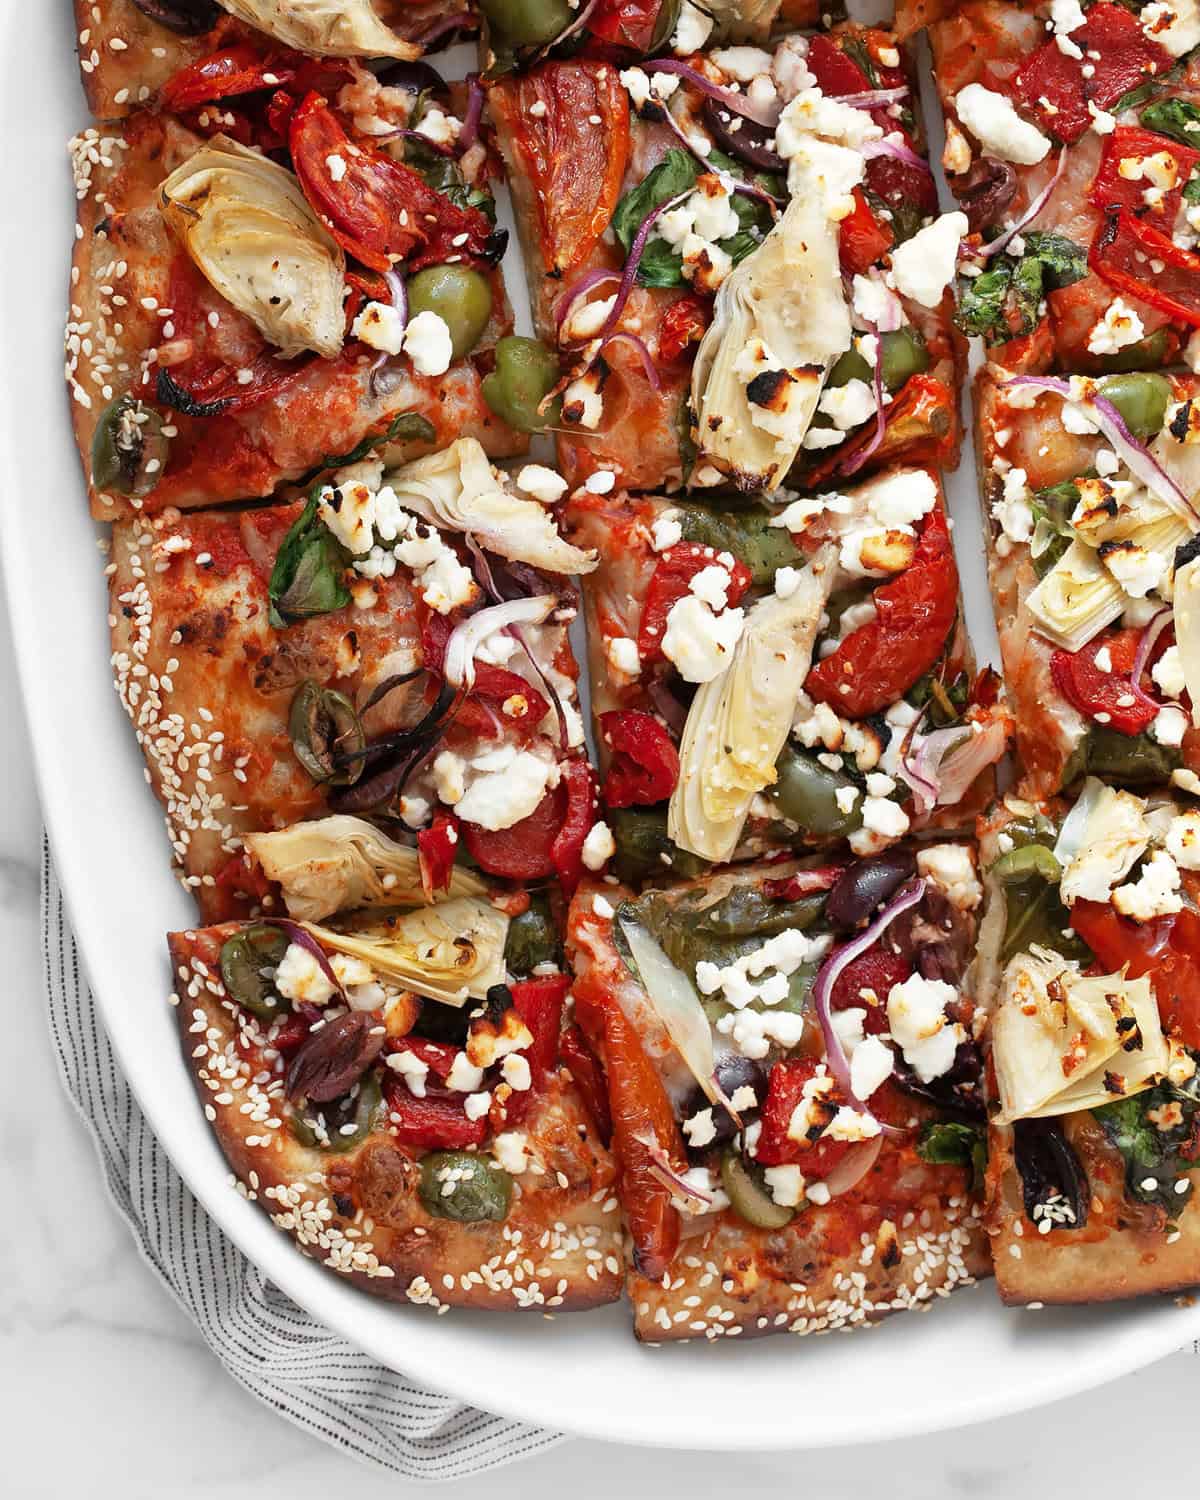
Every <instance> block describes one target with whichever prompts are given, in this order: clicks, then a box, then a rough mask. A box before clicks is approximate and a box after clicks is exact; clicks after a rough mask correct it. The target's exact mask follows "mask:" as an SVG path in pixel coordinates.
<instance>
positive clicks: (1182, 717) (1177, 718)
mask: <svg viewBox="0 0 1200 1500" xmlns="http://www.w3.org/2000/svg"><path fill="white" fill-rule="evenodd" d="M1187 731H1188V716H1187V715H1186V714H1185V713H1184V711H1183V709H1181V708H1176V707H1175V705H1174V704H1173V703H1168V704H1167V706H1166V707H1165V708H1160V709H1159V711H1158V714H1157V715H1156V717H1155V719H1154V722H1153V723H1152V724H1151V725H1150V733H1151V734H1152V735H1153V736H1154V738H1155V739H1156V740H1157V741H1158V743H1159V744H1160V745H1167V746H1169V747H1171V748H1172V749H1176V748H1178V747H1179V746H1180V745H1182V744H1183V737H1184V735H1185V734H1186V733H1187Z"/></svg>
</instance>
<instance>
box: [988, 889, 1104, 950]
mask: <svg viewBox="0 0 1200 1500" xmlns="http://www.w3.org/2000/svg"><path fill="white" fill-rule="evenodd" d="M1004 910H1005V921H1004V942H1003V944H1002V945H1001V948H1000V961H1001V963H1007V962H1008V961H1009V959H1010V958H1014V957H1015V956H1016V955H1017V954H1018V953H1027V952H1028V951H1029V949H1030V948H1031V947H1032V946H1033V945H1034V944H1035V943H1038V944H1040V945H1041V946H1042V947H1043V948H1050V949H1052V950H1053V951H1054V952H1055V953H1061V954H1062V956H1063V957H1064V958H1083V959H1086V958H1087V957H1089V956H1090V954H1089V950H1088V948H1087V946H1086V945H1085V944H1084V943H1083V942H1082V940H1081V939H1079V938H1077V937H1075V936H1074V935H1072V936H1071V937H1067V936H1065V934H1066V932H1067V931H1068V930H1069V929H1070V926H1071V914H1070V912H1069V911H1068V910H1067V908H1066V907H1065V906H1064V905H1063V902H1062V898H1061V897H1060V896H1059V892H1058V886H1057V885H1056V884H1052V883H1051V882H1049V881H1047V880H1043V879H1042V878H1041V877H1040V876H1037V875H1034V876H1031V877H1030V878H1029V879H1028V880H1014V881H1013V882H1012V883H1011V884H1006V886H1005V888H1004Z"/></svg>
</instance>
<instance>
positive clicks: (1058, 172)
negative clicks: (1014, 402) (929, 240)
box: [931, 0, 1200, 374]
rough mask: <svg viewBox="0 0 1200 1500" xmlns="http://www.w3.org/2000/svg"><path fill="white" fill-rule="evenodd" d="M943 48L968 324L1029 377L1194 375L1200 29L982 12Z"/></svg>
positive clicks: (1167, 18)
mask: <svg viewBox="0 0 1200 1500" xmlns="http://www.w3.org/2000/svg"><path fill="white" fill-rule="evenodd" d="M931 37H932V42H933V52H934V66H935V72H936V76H937V81H938V87H939V89H940V91H941V94H942V98H943V101H944V103H945V106H946V112H947V116H948V121H947V141H946V150H945V155H944V158H943V161H944V165H945V167H946V170H947V172H948V173H949V174H950V185H951V189H952V191H954V192H955V194H956V195H957V197H958V199H959V202H960V203H961V205H962V208H963V210H964V211H965V213H966V215H967V219H968V221H969V227H970V230H971V236H970V239H969V241H968V245H967V247H966V249H967V253H966V254H965V256H964V259H963V262H962V266H961V270H962V272H963V274H962V276H961V277H960V282H959V323H960V326H961V327H962V328H963V329H965V330H966V331H967V332H969V333H972V334H978V335H980V336H982V338H983V339H984V340H985V342H986V344H987V346H988V350H989V353H990V355H991V357H992V358H993V359H995V360H997V361H999V362H1001V363H1003V364H1005V365H1007V366H1008V367H1009V368H1011V369H1026V370H1051V369H1059V370H1069V371H1073V372H1083V373H1087V374H1104V373H1112V372H1115V371H1120V370H1138V369H1149V368H1154V367H1156V366H1160V365H1170V364H1173V363H1176V362H1177V361H1178V359H1179V355H1180V353H1181V351H1182V350H1183V348H1184V347H1185V346H1186V345H1187V343H1188V341H1189V339H1190V338H1191V336H1192V334H1193V331H1194V330H1195V329H1196V328H1197V327H1200V255H1198V254H1197V253H1196V246H1197V243H1198V240H1200V229H1198V226H1200V215H1198V214H1197V204H1200V173H1198V172H1197V167H1198V166H1200V137H1198V136H1197V131H1198V130H1200V74H1198V73H1197V72H1196V65H1195V63H1194V62H1193V61H1192V60H1191V54H1192V50H1193V49H1194V48H1195V46H1196V44H1197V42H1200V23H1197V22H1196V20H1195V18H1194V17H1193V16H1192V15H1191V12H1190V11H1189V12H1188V13H1187V14H1186V16H1185V13H1184V11H1183V10H1182V9H1180V8H1179V7H1170V6H1166V5H1160V4H1156V3H1154V0H1149V3H1146V4H1131V5H1121V4H1116V3H1113V0H1098V3H1096V4H1094V5H1091V6H1090V7H1089V8H1088V9H1087V10H1086V12H1085V11H1084V10H1083V9H1082V8H1081V7H1080V6H1079V5H1077V4H1075V3H1074V0H1072V3H1069V4H1065V5H1064V4H1062V3H1060V0H1054V3H1053V4H1051V3H1050V0H1020V3H1017V4H1007V3H1002V0H964V3H963V4H962V5H959V6H957V7H955V8H954V9H953V11H952V13H951V14H950V15H949V16H947V17H946V18H945V19H943V20H941V21H939V22H938V23H937V24H935V25H934V26H933V27H932V28H931Z"/></svg>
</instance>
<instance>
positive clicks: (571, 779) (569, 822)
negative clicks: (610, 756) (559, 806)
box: [550, 756, 596, 900]
mask: <svg viewBox="0 0 1200 1500" xmlns="http://www.w3.org/2000/svg"><path fill="white" fill-rule="evenodd" d="M562 775H563V781H564V782H565V784H566V788H567V810H566V813H565V815H564V817H563V821H562V827H561V828H560V829H559V830H558V833H557V834H556V835H555V839H554V843H553V844H552V845H551V846H550V860H551V863H552V864H553V865H554V871H555V874H556V875H557V876H558V878H559V882H560V883H561V885H562V888H563V893H564V894H565V895H566V897H567V898H568V900H569V899H570V898H571V897H572V896H573V895H574V894H575V887H576V886H577V885H578V884H579V882H580V880H581V878H582V876H583V845H584V842H585V840H586V839H587V836H588V834H589V833H590V832H591V831H592V825H593V824H594V823H595V821H596V775H595V772H594V771H593V770H592V768H591V766H590V765H589V764H588V763H587V761H586V760H584V759H583V758H582V756H580V757H579V758H578V759H576V760H570V761H568V762H567V764H566V765H565V766H563V768H562Z"/></svg>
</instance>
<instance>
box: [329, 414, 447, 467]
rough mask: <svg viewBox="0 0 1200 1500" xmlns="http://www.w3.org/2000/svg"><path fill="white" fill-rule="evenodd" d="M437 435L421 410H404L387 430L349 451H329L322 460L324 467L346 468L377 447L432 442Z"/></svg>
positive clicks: (368, 454) (365, 456)
mask: <svg viewBox="0 0 1200 1500" xmlns="http://www.w3.org/2000/svg"><path fill="white" fill-rule="evenodd" d="M435 437H437V432H436V430H435V429H434V426H433V423H432V422H430V421H429V420H428V419H427V418H426V417H423V416H421V414H420V413H419V412H415V411H402V412H400V413H399V415H398V416H395V417H393V418H392V420H391V422H390V423H389V424H388V429H387V431H386V432H377V433H376V434H375V435H374V436H373V437H365V438H363V440H362V442H361V443H359V444H358V446H357V447H356V448H351V450H350V452H349V453H329V454H326V456H325V457H324V458H323V459H322V460H321V468H323V469H345V468H349V466H350V465H351V464H357V463H361V462H362V460H363V459H364V458H368V457H370V455H371V454H372V453H374V452H375V450H376V448H382V447H383V446H384V445H385V444H387V443H432V442H433V440H434V438H435Z"/></svg>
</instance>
